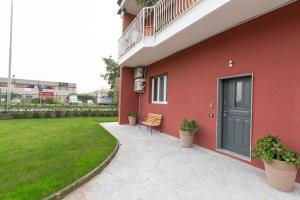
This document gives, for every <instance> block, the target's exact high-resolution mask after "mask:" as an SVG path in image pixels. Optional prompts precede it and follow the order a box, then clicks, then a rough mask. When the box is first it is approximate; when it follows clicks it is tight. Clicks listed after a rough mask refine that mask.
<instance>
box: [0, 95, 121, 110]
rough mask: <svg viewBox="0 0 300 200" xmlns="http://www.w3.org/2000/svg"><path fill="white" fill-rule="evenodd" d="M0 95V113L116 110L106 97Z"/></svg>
mask: <svg viewBox="0 0 300 200" xmlns="http://www.w3.org/2000/svg"><path fill="white" fill-rule="evenodd" d="M7 96H8V95H7V93H0V112H3V111H51V110H58V109H59V110H74V109H76V110H87V109H88V110H117V108H118V106H117V104H116V103H114V101H113V99H112V98H111V97H108V96H107V95H102V96H101V95H92V94H73V95H68V96H62V95H53V94H52V95H50V94H47V93H43V94H26V95H25V94H22V95H21V94H15V93H12V94H11V101H10V102H8V101H7Z"/></svg>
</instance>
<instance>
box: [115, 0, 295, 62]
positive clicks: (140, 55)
mask: <svg viewBox="0 0 300 200" xmlns="http://www.w3.org/2000/svg"><path fill="white" fill-rule="evenodd" d="M293 1H295V0H251V1H249V0H202V1H201V2H200V3H199V4H198V5H197V6H196V7H195V8H193V9H191V10H190V11H189V12H188V13H186V14H185V15H183V16H182V17H180V18H179V19H177V21H175V22H174V23H172V24H171V25H170V26H168V27H167V28H165V29H164V30H163V31H162V32H161V33H159V34H158V35H157V36H156V38H155V40H154V39H147V40H145V41H142V42H140V43H138V44H136V45H135V46H134V47H133V48H132V49H131V50H129V51H128V52H127V53H125V54H124V55H123V56H122V57H120V58H119V64H120V65H121V66H128V67H136V66H141V65H144V66H147V65H149V64H152V63H154V62H156V61H158V60H161V59H163V58H165V57H168V56H170V55H172V54H174V53H176V52H178V51H180V50H183V49H185V48H188V47H190V46H192V45H194V44H197V43H199V42H201V41H203V40H206V39H208V38H210V37H212V36H214V35H216V34H219V33H221V32H224V31H226V30H228V29H230V28H233V27H235V26H237V25H239V24H241V23H244V22H246V21H249V20H251V19H253V18H255V17H258V16H260V15H263V14H265V13H267V12H270V11H273V10H275V9H278V8H279V7H281V6H284V5H286V4H288V3H291V2H293ZM214 3H215V7H213V6H214ZM199 13H200V14H199ZM203 13H204V14H203ZM205 13H206V14H205Z"/></svg>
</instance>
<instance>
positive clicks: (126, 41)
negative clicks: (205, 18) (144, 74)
mask: <svg viewBox="0 0 300 200" xmlns="http://www.w3.org/2000/svg"><path fill="white" fill-rule="evenodd" d="M200 1H201V0H160V1H158V2H157V3H156V4H155V5H154V6H151V7H145V8H143V9H142V10H141V12H140V13H139V14H138V15H137V16H136V18H135V19H134V20H133V21H132V23H131V24H130V25H129V26H128V27H127V29H126V30H125V32H124V33H123V35H122V36H121V38H120V39H119V57H121V56H123V55H124V54H125V53H126V52H127V51H129V50H130V49H131V48H132V47H133V46H134V45H136V44H137V43H138V42H140V41H141V40H142V39H144V38H145V37H153V36H155V35H156V34H158V33H159V32H160V31H161V30H163V29H164V28H166V27H167V26H168V25H169V24H170V23H172V22H173V21H175V20H176V19H177V18H179V17H180V16H182V15H183V14H184V13H186V12H187V11H188V10H189V9H191V8H192V7H193V6H194V5H196V4H197V3H199V2H200Z"/></svg>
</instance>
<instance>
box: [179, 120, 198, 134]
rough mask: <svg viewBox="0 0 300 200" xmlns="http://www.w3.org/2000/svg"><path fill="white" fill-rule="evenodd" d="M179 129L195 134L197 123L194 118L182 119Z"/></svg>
mask: <svg viewBox="0 0 300 200" xmlns="http://www.w3.org/2000/svg"><path fill="white" fill-rule="evenodd" d="M180 130H182V131H188V132H190V133H193V134H196V133H197V132H198V124H197V122H196V121H195V120H190V121H189V120H187V119H184V120H183V121H182V123H181V126H180Z"/></svg>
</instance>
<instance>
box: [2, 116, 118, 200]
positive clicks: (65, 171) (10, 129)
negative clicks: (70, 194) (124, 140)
mask: <svg viewBox="0 0 300 200" xmlns="http://www.w3.org/2000/svg"><path fill="white" fill-rule="evenodd" d="M116 120H117V119H116V118H114V117H103V118H66V119H27V120H4V121H0V199H22V200H23V199H24V200H25V199H26V200H31V199H34V200H35V199H42V198H44V197H47V196H48V195H50V194H52V193H54V192H56V191H58V190H60V189H61V188H63V187H64V186H66V185H68V184H70V183H72V182H74V181H75V180H77V179H78V178H80V177H82V176H83V175H85V174H87V173H88V172H89V171H91V170H92V169H93V168H95V167H96V166H98V165H99V164H100V163H101V162H102V161H103V160H105V159H106V158H107V156H109V155H110V153H111V152H112V151H113V149H114V148H115V146H116V139H115V138H114V137H113V136H112V135H111V134H110V133H108V132H107V131H106V130H105V129H104V128H102V127H101V126H99V125H98V123H99V122H111V121H116Z"/></svg>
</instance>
